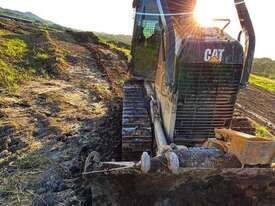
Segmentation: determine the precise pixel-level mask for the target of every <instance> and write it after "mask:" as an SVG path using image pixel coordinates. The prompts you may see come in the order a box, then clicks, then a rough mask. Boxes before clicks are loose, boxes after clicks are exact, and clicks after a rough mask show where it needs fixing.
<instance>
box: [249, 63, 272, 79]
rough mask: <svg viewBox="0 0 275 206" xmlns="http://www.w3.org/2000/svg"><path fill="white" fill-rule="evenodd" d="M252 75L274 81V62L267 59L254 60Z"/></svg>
mask: <svg viewBox="0 0 275 206" xmlns="http://www.w3.org/2000/svg"><path fill="white" fill-rule="evenodd" d="M253 73H254V74H256V75H260V76H264V77H267V78H270V79H274V80H275V61H274V60H272V59H269V58H260V59H255V60H254V66H253Z"/></svg>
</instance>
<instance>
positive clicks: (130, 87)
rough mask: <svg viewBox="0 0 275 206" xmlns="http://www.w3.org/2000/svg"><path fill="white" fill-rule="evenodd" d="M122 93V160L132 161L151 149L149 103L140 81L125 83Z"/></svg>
mask: <svg viewBox="0 0 275 206" xmlns="http://www.w3.org/2000/svg"><path fill="white" fill-rule="evenodd" d="M123 92H124V98H123V115H122V160H124V161H134V160H137V159H139V158H140V156H141V154H142V152H143V151H148V152H151V149H152V127H151V120H150V115H149V103H148V101H147V99H146V95H145V90H144V86H143V82H142V81H141V82H139V81H130V82H127V83H126V84H125V86H124V88H123Z"/></svg>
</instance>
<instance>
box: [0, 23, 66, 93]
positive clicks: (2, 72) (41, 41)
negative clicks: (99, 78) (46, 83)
mask: <svg viewBox="0 0 275 206" xmlns="http://www.w3.org/2000/svg"><path fill="white" fill-rule="evenodd" d="M0 26H1V27H0V88H4V89H7V90H8V91H15V90H17V88H18V87H19V85H20V84H21V83H22V82H23V81H26V80H28V79H30V78H32V77H33V76H43V77H49V76H51V77H56V76H58V75H60V74H61V73H63V72H64V71H65V67H66V63H65V61H64V53H65V51H62V50H60V49H59V48H58V45H56V44H55V43H54V42H53V41H52V39H51V36H50V31H49V30H47V29H46V28H42V29H41V28H40V27H29V26H28V25H27V24H24V23H19V22H17V23H15V22H14V21H10V20H5V19H1V20H0Z"/></svg>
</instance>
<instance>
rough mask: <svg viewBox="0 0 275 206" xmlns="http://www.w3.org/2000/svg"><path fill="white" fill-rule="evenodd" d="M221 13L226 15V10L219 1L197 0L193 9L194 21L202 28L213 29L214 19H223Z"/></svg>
mask: <svg viewBox="0 0 275 206" xmlns="http://www.w3.org/2000/svg"><path fill="white" fill-rule="evenodd" d="M223 11H224V12H225V13H226V8H224V7H223V6H222V4H221V1H220V0H219V1H217V0H211V1H205V0H197V5H196V8H195V14H194V15H195V19H196V21H197V22H198V23H199V24H200V25H201V26H202V27H213V26H215V24H216V23H215V22H214V21H213V19H215V18H224V16H223Z"/></svg>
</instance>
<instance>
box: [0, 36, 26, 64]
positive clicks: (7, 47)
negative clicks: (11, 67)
mask: <svg viewBox="0 0 275 206" xmlns="http://www.w3.org/2000/svg"><path fill="white" fill-rule="evenodd" d="M27 51H28V46H27V44H26V43H25V42H24V41H23V40H22V39H19V38H14V39H7V40H6V41H4V42H3V43H2V45H1V53H2V54H3V55H7V56H9V57H12V58H20V59H21V58H23V57H24V55H25V54H26V53H27Z"/></svg>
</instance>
